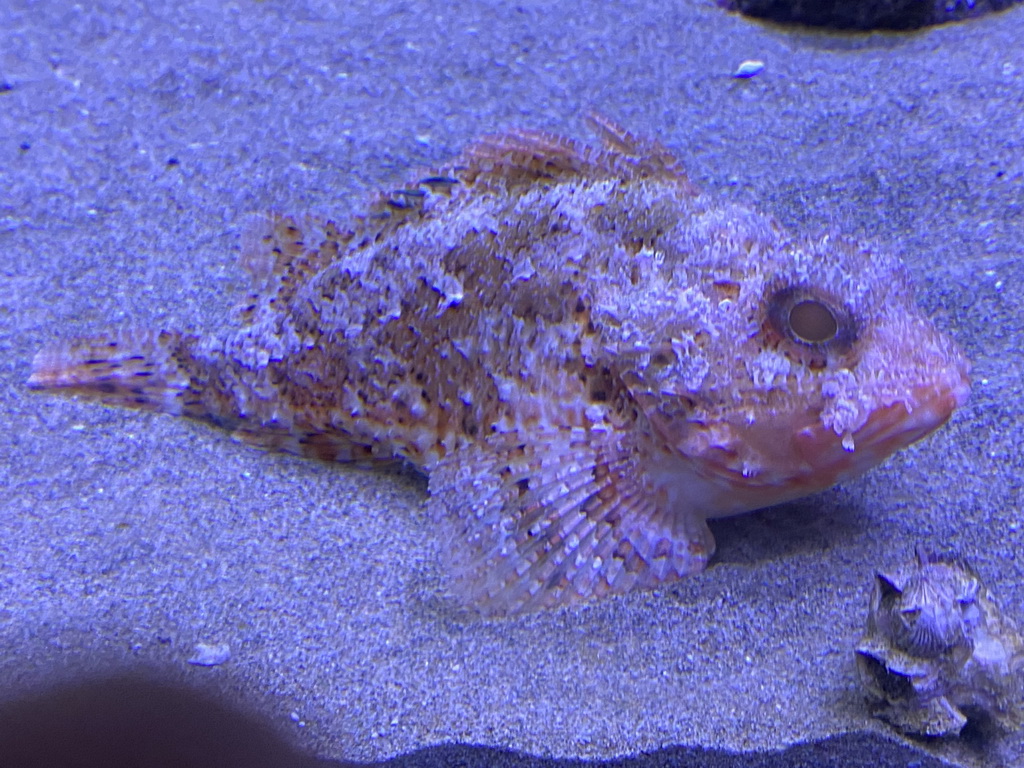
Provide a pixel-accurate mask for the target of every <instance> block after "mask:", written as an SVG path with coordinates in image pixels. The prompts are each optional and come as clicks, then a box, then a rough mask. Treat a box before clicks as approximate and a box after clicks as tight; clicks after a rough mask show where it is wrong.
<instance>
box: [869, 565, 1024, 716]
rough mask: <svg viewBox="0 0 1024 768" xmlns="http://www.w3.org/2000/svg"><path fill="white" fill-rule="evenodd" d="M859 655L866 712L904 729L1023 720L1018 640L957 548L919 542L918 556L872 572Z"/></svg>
mask: <svg viewBox="0 0 1024 768" xmlns="http://www.w3.org/2000/svg"><path fill="white" fill-rule="evenodd" d="M856 653H857V667H858V671H859V673H860V679H861V682H862V683H863V685H864V687H865V689H866V692H867V699H868V705H869V707H870V710H871V713H872V714H873V715H874V716H875V717H879V718H881V719H882V720H885V721H886V722H888V723H889V724H890V725H892V726H893V727H894V728H896V729H897V730H899V731H901V732H903V733H906V734H913V735H919V736H955V735H959V733H960V730H961V729H962V728H963V726H964V725H965V724H966V723H967V721H968V720H977V721H979V722H982V723H984V722H988V723H991V724H994V725H996V726H997V727H999V728H1002V729H1006V730H1015V729H1017V728H1020V727H1021V726H1022V725H1024V640H1022V638H1021V636H1020V633H1019V631H1018V629H1017V627H1016V626H1015V624H1014V623H1013V622H1012V621H1011V620H1010V619H1009V618H1007V617H1005V616H1004V615H1003V614H1002V611H1001V609H1000V607H999V604H998V603H997V602H996V601H995V599H994V598H993V596H992V594H991V592H989V590H988V588H987V587H985V585H984V584H983V583H982V581H981V579H980V578H979V576H978V574H977V573H976V572H975V571H974V569H973V568H971V566H970V565H969V564H968V563H967V561H966V560H964V559H963V558H961V557H959V556H957V555H952V554H932V553H929V552H927V551H925V550H923V549H920V548H919V549H918V550H917V557H916V559H915V561H914V562H911V563H906V564H904V565H902V566H900V567H899V568H897V569H896V570H895V571H890V572H886V573H881V572H880V573H878V574H877V575H876V577H875V584H874V589H873V591H872V594H871V604H870V607H869V609H868V621H867V632H866V634H865V635H864V636H863V637H862V638H861V640H860V642H859V643H858V644H857V648H856Z"/></svg>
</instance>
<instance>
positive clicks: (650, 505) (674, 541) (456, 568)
mask: <svg viewBox="0 0 1024 768" xmlns="http://www.w3.org/2000/svg"><path fill="white" fill-rule="evenodd" d="M505 437H506V438H507V437H508V436H505ZM642 464H643V462H642V456H641V454H640V452H639V450H638V449H637V446H636V445H634V444H633V441H632V440H631V439H630V438H629V437H623V436H621V435H610V434H608V433H596V432H594V433H588V432H587V431H585V430H580V429H567V430H557V431H552V432H550V433H547V434H543V435H531V436H530V440H529V441H528V442H527V441H522V440H521V439H519V440H517V439H514V438H513V439H495V440H491V441H487V442H484V443H482V444H477V445H473V446H468V447H466V448H463V449H460V450H458V451H456V452H454V453H452V454H449V455H448V456H446V457H445V458H444V459H443V460H442V461H441V462H440V464H439V465H438V466H437V467H436V468H435V469H434V470H433V472H432V473H431V477H430V494H431V501H430V508H431V512H432V515H433V518H434V520H435V521H436V522H438V523H439V527H440V529H441V531H442V535H443V543H442V547H443V548H444V555H445V557H446V565H447V566H448V567H449V569H450V571H451V574H452V582H453V584H452V588H453V591H454V592H455V594H456V595H457V596H458V597H459V598H461V599H462V600H463V601H464V602H466V603H467V604H469V605H471V606H472V607H474V608H476V609H477V610H479V611H480V612H481V613H484V614H488V615H503V614H513V613H521V612H525V611H530V610H535V609H538V608H544V607H551V606H556V605H564V604H568V603H572V602H576V601H579V600H582V599H586V598H588V597H591V596H594V595H597V596H600V595H605V594H609V593H622V592H626V591H629V590H631V589H634V588H639V589H643V588H651V587H654V586H657V585H658V584H661V583H663V582H666V581H672V580H674V579H677V578H679V577H681V576H685V575H687V574H691V573H696V572H699V571H701V570H703V569H704V567H705V565H706V564H707V561H708V558H709V557H710V556H711V554H712V552H713V551H714V540H713V538H712V536H711V532H710V531H709V530H708V527H707V525H706V524H705V522H704V519H703V517H702V516H699V515H696V514H690V513H687V512H686V511H685V510H680V509H672V508H667V507H668V504H667V502H666V501H665V500H664V499H665V496H664V494H658V493H657V492H656V491H654V490H652V486H651V484H650V483H645V482H644V478H643V467H642Z"/></svg>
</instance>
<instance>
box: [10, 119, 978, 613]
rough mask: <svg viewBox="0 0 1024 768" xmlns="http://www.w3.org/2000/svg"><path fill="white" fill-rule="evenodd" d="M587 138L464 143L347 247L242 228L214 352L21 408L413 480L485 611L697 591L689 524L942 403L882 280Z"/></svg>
mask: <svg viewBox="0 0 1024 768" xmlns="http://www.w3.org/2000/svg"><path fill="white" fill-rule="evenodd" d="M591 124H592V127H593V128H594V129H595V131H596V132H597V133H598V134H599V135H600V136H601V138H602V141H603V145H604V146H603V148H601V149H595V148H592V147H589V146H586V145H584V144H581V143H578V142H576V141H573V140H570V139H566V138H562V137H558V136H552V135H548V134H543V133H539V132H532V131H522V132H517V133H512V134H507V135H502V136H496V137H491V138H487V139H484V140H482V141H480V142H478V143H476V144H473V145H471V146H470V147H469V148H468V149H467V150H466V151H465V152H464V153H463V155H462V156H461V157H459V158H457V159H456V161H455V162H454V164H453V165H452V166H451V167H450V168H446V169H443V170H442V171H441V172H439V173H438V174H436V175H434V176H429V177H427V178H424V179H419V180H417V181H416V182H414V183H412V184H409V185H408V186H406V187H404V188H402V189H398V190H395V191H393V192H392V193H390V194H386V195H380V196H379V197H378V198H377V199H376V200H374V201H373V203H372V204H371V206H370V211H369V213H368V214H367V215H365V216H363V217H361V218H360V219H358V220H356V221H354V222H351V223H350V224H349V225H347V226H339V225H337V224H335V223H333V222H330V221H323V220H319V219H315V218H308V217H307V218H303V219H293V218H288V217H281V216H266V217H262V218H260V219H258V220H257V221H256V222H255V224H254V225H253V226H252V227H251V228H250V230H249V232H247V234H246V236H245V237H244V240H243V261H244V263H245V264H246V265H247V267H248V268H249V270H250V271H251V272H252V274H253V276H254V278H255V280H254V291H253V293H252V295H251V297H250V298H249V299H248V300H247V301H246V302H244V303H243V305H242V306H241V307H240V309H239V310H238V312H237V313H236V314H237V316H236V318H235V323H234V325H233V326H232V327H230V328H228V329H225V330H224V331H223V332H222V333H218V334H213V335H211V336H208V337H202V338H199V337H195V336H185V335H181V334H178V333H174V332H169V331H163V332H159V333H157V332H150V331H146V332H135V331H121V332H119V333H117V334H114V335H111V336H108V337H104V338H101V339H86V340H79V341H72V342H67V343H63V344H59V345H56V346H54V347H53V348H50V349H46V350H43V351H42V352H40V353H39V355H38V356H37V357H36V360H35V366H34V372H33V375H32V377H31V379H30V382H29V383H30V385H31V386H34V387H37V388H44V389H62V390H65V391H68V392H73V393H80V394H86V395H89V396H92V397H95V398H99V399H101V400H103V401H105V402H108V403H112V404H119V405H129V406H134V407H143V408H150V409H156V410H162V411H168V412H171V413H177V414H182V415H187V416H192V417H196V418H202V419H206V420H209V421H212V422H214V423H216V424H219V425H222V426H225V427H227V428H229V429H231V430H233V433H234V435H235V436H236V437H239V438H241V439H243V440H245V441H247V442H250V443H254V444H257V445H260V446H263V447H266V448H272V449H280V450H287V451H291V452H294V453H298V454H301V455H305V456H311V457H317V458H321V459H328V460H338V461H388V460H395V459H399V460H406V461H409V462H411V463H412V464H414V465H416V466H417V467H419V468H420V469H421V470H422V471H424V472H425V473H427V474H428V475H429V476H430V493H431V502H430V511H431V514H432V515H433V516H434V517H435V519H436V520H437V522H438V525H439V530H440V531H441V536H442V539H443V541H444V543H445V557H446V560H447V561H448V563H449V565H450V568H451V572H452V575H453V579H452V587H453V590H454V591H455V592H456V594H458V595H459V596H460V597H461V598H462V599H463V600H465V601H466V602H467V603H469V604H471V605H473V606H475V607H476V608H478V609H479V610H481V611H483V612H486V613H511V612H516V611H520V610H526V609H532V608H536V607H541V606H549V605H556V604H560V603H566V602H571V601H573V600H576V599H579V598H581V597H587V596H590V595H595V594H597V595H599V594H605V593H608V592H623V591H626V590H628V589H631V588H633V587H644V586H653V585H656V584H658V583H661V582H663V581H666V580H670V579H674V578H678V577H679V576H682V575H685V574H689V573H693V572H696V571H699V570H701V569H702V568H703V567H704V566H705V564H706V563H707V560H708V558H709V557H710V556H711V554H712V552H713V549H714V542H713V540H712V537H711V534H710V532H709V531H708V529H707V526H706V524H705V522H704V521H705V519H706V518H708V517H715V516H722V515H730V514H735V513H738V512H742V511H746V510H750V509H756V508H758V507H763V506H766V505H769V504H773V503H776V502H779V501H782V500H786V499H790V498H793V497H796V496H801V495H804V494H807V493H810V492H813V491H815V490H818V489H821V488H825V487H828V486H829V485H832V484H833V483H835V482H837V481H839V480H841V479H842V478H844V477H847V476H849V475H852V474H855V473H857V472H860V471H862V470H864V469H866V468H867V467H869V466H871V465H873V464H875V463H877V462H878V461H881V460H882V459H883V458H884V457H885V456H887V455H888V454H889V453H891V452H892V451H894V450H896V449H898V448H901V447H903V446H905V445H907V444H909V443H910V442H912V441H914V440H916V439H918V438H920V437H922V436H923V435H925V434H927V433H928V432H930V431H932V430H933V429H935V428H936V427H937V426H939V425H940V424H942V423H943V422H944V421H945V420H946V419H947V418H948V417H949V415H950V413H951V412H952V411H953V409H954V408H955V407H956V406H957V405H958V404H960V403H962V402H963V400H964V399H965V397H966V396H967V391H968V385H967V380H966V375H967V369H968V366H967V363H966V361H965V360H964V358H963V356H962V354H961V352H960V351H959V349H958V348H957V347H956V345H955V344H954V343H953V342H952V341H951V340H950V339H949V338H947V337H946V336H945V335H943V334H941V333H940V332H939V331H937V330H936V329H935V327H934V326H933V325H932V323H931V322H930V321H929V320H928V319H927V318H926V317H924V316H923V315H922V314H921V312H920V311H919V310H918V309H917V308H916V307H915V305H914V302H913V298H912V295H911V290H910V288H909V284H908V279H907V276H906V273H905V271H904V269H903V268H902V267H901V266H900V264H899V263H898V261H897V260H896V259H895V258H894V257H893V256H891V255H889V254H886V253H884V252H879V251H877V250H875V249H873V248H871V247H869V246H864V245H860V244H857V243H853V242H850V241H847V240H844V239H842V238H840V237H837V236H834V235H826V236H818V237H804V236H795V235H792V234H790V233H788V232H786V231H785V230H784V229H782V227H781V226H780V225H779V224H778V223H777V222H776V221H775V220H773V219H772V218H770V217H768V216H765V215H763V214H760V213H758V212H756V211H753V210H751V209H749V208H746V207H742V206H739V205H734V204H728V203H722V202H721V201H717V200H715V199H713V198H712V197H710V196H707V195H704V194H700V193H699V192H698V190H697V189H696V188H695V187H694V186H693V185H692V184H691V183H690V182H689V181H688V179H687V178H686V176H685V174H684V173H683V171H682V170H681V168H680V167H679V165H678V163H677V162H676V160H675V158H674V157H673V156H672V155H671V154H670V153H669V152H668V151H667V150H666V149H665V148H664V147H662V146H661V145H660V144H658V143H657V142H650V141H644V140H641V139H638V138H636V137H634V136H632V135H630V134H629V133H627V132H625V131H624V130H622V129H621V128H619V127H618V126H616V125H614V124H612V123H611V122H610V121H608V120H606V119H603V118H599V117H594V118H591Z"/></svg>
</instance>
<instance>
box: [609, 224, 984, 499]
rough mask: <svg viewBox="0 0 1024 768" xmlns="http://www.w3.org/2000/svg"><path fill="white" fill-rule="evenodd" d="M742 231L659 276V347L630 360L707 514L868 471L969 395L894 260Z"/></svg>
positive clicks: (688, 486) (646, 403)
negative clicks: (716, 246) (670, 309)
mask: <svg viewBox="0 0 1024 768" xmlns="http://www.w3.org/2000/svg"><path fill="white" fill-rule="evenodd" d="M739 230H740V236H739V237H736V236H733V237H732V239H728V240H726V241H725V242H724V244H722V245H721V247H718V248H705V249H704V250H703V252H698V253H696V254H694V253H692V252H691V253H690V254H688V255H687V257H686V258H684V259H681V260H680V261H678V262H677V263H676V264H675V266H674V267H672V268H671V269H669V270H668V271H663V272H662V274H661V276H660V277H658V275H657V269H653V270H652V275H653V282H652V283H651V287H652V288H653V293H654V296H655V299H654V300H655V302H656V303H657V302H660V303H661V320H660V321H659V320H655V319H654V318H653V316H652V317H649V318H648V319H647V320H640V321H639V324H643V323H644V322H646V323H647V328H648V329H649V330H650V332H651V334H650V335H651V336H652V337H653V343H649V344H648V345H647V346H646V347H645V348H644V349H643V353H642V354H633V355H632V356H626V358H628V359H629V363H628V365H627V366H626V369H627V370H626V371H625V376H624V381H626V382H627V386H628V387H629V388H630V391H631V393H632V394H633V395H634V397H635V398H636V402H638V403H639V404H640V408H641V410H642V411H643V413H644V414H645V416H646V418H647V421H648V424H649V429H650V432H651V434H652V436H653V438H654V441H653V442H654V443H655V444H656V445H657V446H658V450H659V451H660V452H661V456H662V465H663V466H664V467H666V468H667V467H671V466H675V467H677V468H678V467H681V468H682V469H681V470H679V471H677V472H676V476H677V477H679V478H683V479H680V480H679V481H678V483H681V484H682V485H683V486H684V487H681V488H678V489H676V491H677V495H679V496H680V497H684V498H687V499H689V500H690V503H691V504H693V505H696V506H697V507H698V508H699V509H700V511H701V512H702V513H703V514H705V515H706V516H708V517H717V516H724V515H730V514H735V513H738V512H743V511H747V510H751V509H757V508H760V507H764V506H768V505H771V504H775V503H779V502H782V501H786V500H789V499H793V498H797V497H800V496H803V495H806V494H808V493H812V492H815V491H818V490H821V489H824V488H827V487H830V486H832V485H834V484H835V483H837V482H840V481H842V480H844V479H846V478H849V477H851V476H855V475H857V474H860V473H861V472H863V471H865V470H867V469H868V468H870V467H872V466H874V465H876V464H878V463H879V462H881V461H882V460H884V459H885V458H886V457H887V456H889V455H890V454H892V453H893V452H894V451H897V450H899V449H901V448H904V447H906V446H908V445H910V444H911V443H913V442H915V441H917V440H920V439H921V438H923V437H925V436H926V435H928V434H930V433H931V432H933V431H934V430H935V429H937V428H938V427H939V426H941V425H942V424H944V423H945V422H946V421H947V420H948V419H949V418H950V416H951V415H952V413H953V412H954V410H955V409H956V408H958V407H960V406H962V405H963V404H964V403H965V402H966V400H967V397H968V394H969V392H970V384H969V379H968V374H969V371H970V365H969V363H968V361H967V359H966V357H965V355H964V353H963V352H962V350H961V349H960V347H959V346H958V345H957V344H956V343H955V342H954V341H953V339H951V338H950V337H949V336H948V335H947V334H945V333H943V332H942V331H941V330H939V328H938V327H936V325H935V323H934V322H933V321H932V320H931V319H930V318H928V317H927V316H926V315H925V314H924V313H923V312H922V311H921V309H920V308H919V307H918V306H917V304H916V303H915V300H914V295H913V290H912V287H911V282H910V279H909V276H908V274H907V271H906V269H905V268H904V266H903V265H902V264H901V263H900V261H899V260H898V259H897V258H896V257H895V256H893V255H891V254H889V253H886V252H883V251H879V250H877V249H874V248H872V247H870V246H865V245H861V244H858V243H856V242H853V241H850V240H846V239H843V238H841V237H837V236H833V235H828V236H822V237H818V238H813V239H811V238H803V239H796V238H791V237H789V236H787V235H786V234H785V233H784V232H783V231H782V230H781V228H780V227H778V225H777V224H775V223H774V222H773V221H769V220H758V219H756V218H753V219H751V220H748V221H747V223H746V233H745V234H746V236H745V237H743V236H742V235H743V234H744V230H743V227H742V226H741V227H739ZM664 260H665V261H669V262H671V258H670V257H666V258H665V259H664ZM661 268H662V269H663V267H661ZM659 296H660V299H659V298H658V297H659ZM673 302H674V307H675V310H676V311H675V312H672V311H668V312H666V311H665V309H667V308H668V307H670V306H672V304H673ZM640 314H642V313H640ZM659 323H660V324H659ZM666 472H668V470H666Z"/></svg>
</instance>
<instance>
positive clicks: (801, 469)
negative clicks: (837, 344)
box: [698, 373, 970, 517]
mask: <svg viewBox="0 0 1024 768" xmlns="http://www.w3.org/2000/svg"><path fill="white" fill-rule="evenodd" d="M969 394H970V385H969V383H968V380H967V377H966V373H965V374H964V375H963V376H962V377H951V378H950V380H948V381H943V382H935V383H930V384H928V385H923V386H920V387H916V388H914V389H913V390H911V392H910V395H909V396H908V397H907V398H906V399H905V400H901V401H899V402H895V403H893V404H891V405H887V406H881V407H878V408H876V409H875V410H873V411H872V412H871V413H870V415H869V416H868V418H867V420H866V421H865V423H864V424H863V425H862V426H861V427H860V428H859V429H857V430H856V431H854V432H853V433H852V434H850V435H847V436H843V435H838V434H836V432H835V431H834V430H832V429H831V428H829V427H827V426H825V425H824V424H822V422H821V418H820V414H819V413H816V412H815V413H808V414H805V415H804V416H803V417H802V419H801V420H803V421H804V424H803V425H800V424H792V423H790V424H789V425H788V428H787V427H786V425H784V424H780V423H775V424H774V425H771V427H770V428H768V429H758V430H750V429H742V428H741V429H738V430H737V432H736V433H734V437H736V438H737V443H738V444H741V445H745V446H746V448H747V449H748V450H741V451H736V452H733V451H711V452H708V453H705V454H704V455H703V456H702V457H701V458H700V459H699V462H698V463H699V465H700V467H699V470H698V472H699V474H700V475H702V476H703V477H705V478H706V479H707V480H709V481H711V483H712V484H714V485H716V486H717V487H718V492H717V493H713V494H711V498H712V499H713V502H712V504H711V505H710V506H711V507H712V509H711V510H710V511H709V516H710V517H722V516H727V515H732V514H737V513H739V512H746V511H750V510H753V509H760V508H762V507H767V506H771V505H773V504H779V503H783V502H786V501H791V500H793V499H797V498H800V497H801V496H806V495H808V494H811V493H815V492H817V491H821V490H824V489H826V488H829V487H831V486H833V485H835V484H836V483H839V482H842V481H844V480H847V479H849V478H851V477H855V476H857V475H859V474H861V473H863V472H865V471H866V470H868V469H870V468H871V467H873V466H875V465H876V464H879V463H880V462H882V461H883V460H885V459H886V458H887V457H888V456H890V455H891V454H892V453H895V452H896V451H898V450H900V449H902V448H906V447H907V446H909V445H910V444H911V443H914V442H917V441H918V440H920V439H921V438H923V437H926V436H927V435H929V434H931V433H932V432H934V431H935V430H936V429H938V428H939V427H941V426H942V425H943V424H945V423H946V422H947V421H948V420H949V418H950V417H951V416H952V415H953V412H954V411H955V410H956V409H957V408H960V407H962V406H963V405H964V404H965V403H966V402H967V399H968V396H969ZM786 432H788V433H789V434H790V435H791V437H790V438H789V439H788V440H787V439H785V438H784V437H783V435H784V434H785V433H786ZM734 445H735V444H734ZM750 465H753V466H754V467H755V471H751V470H750Z"/></svg>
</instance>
